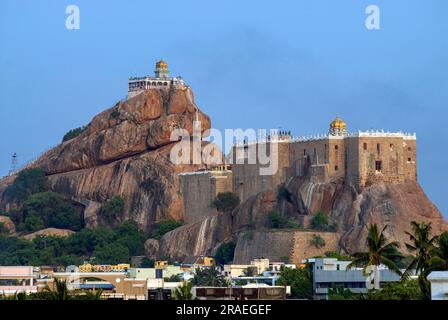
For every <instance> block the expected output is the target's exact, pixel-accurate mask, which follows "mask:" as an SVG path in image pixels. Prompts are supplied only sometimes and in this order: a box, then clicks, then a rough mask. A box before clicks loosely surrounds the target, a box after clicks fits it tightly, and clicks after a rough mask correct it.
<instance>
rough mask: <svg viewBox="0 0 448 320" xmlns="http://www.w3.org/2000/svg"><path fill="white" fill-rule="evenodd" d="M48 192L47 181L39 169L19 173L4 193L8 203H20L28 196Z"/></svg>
mask: <svg viewBox="0 0 448 320" xmlns="http://www.w3.org/2000/svg"><path fill="white" fill-rule="evenodd" d="M47 190H48V179H47V177H46V176H45V172H43V171H42V170H41V169H38V168H33V169H25V170H22V171H20V172H19V174H18V175H17V178H16V179H15V180H14V182H13V183H12V184H11V185H10V186H8V188H7V189H6V191H5V197H6V199H8V201H17V202H19V203H22V202H23V201H25V200H26V199H27V198H28V197H29V196H30V195H32V194H34V193H40V192H44V191H47Z"/></svg>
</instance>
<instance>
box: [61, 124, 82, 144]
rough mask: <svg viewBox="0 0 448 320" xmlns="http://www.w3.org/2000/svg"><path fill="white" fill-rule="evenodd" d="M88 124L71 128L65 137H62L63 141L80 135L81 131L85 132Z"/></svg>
mask: <svg viewBox="0 0 448 320" xmlns="http://www.w3.org/2000/svg"><path fill="white" fill-rule="evenodd" d="M86 128H87V127H86V126H81V127H78V128H75V129H72V130H69V131H68V132H67V133H66V134H64V137H63V138H62V142H65V141H68V140H71V139H74V138H76V137H77V136H79V135H80V134H81V133H83V132H84V131H85V130H86Z"/></svg>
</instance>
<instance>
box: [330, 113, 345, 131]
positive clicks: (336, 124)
mask: <svg viewBox="0 0 448 320" xmlns="http://www.w3.org/2000/svg"><path fill="white" fill-rule="evenodd" d="M330 129H331V130H334V129H336V130H337V129H339V130H341V129H342V130H345V129H347V124H346V123H345V122H344V121H343V120H342V119H341V117H339V116H336V119H334V120H333V121H332V122H331V123H330Z"/></svg>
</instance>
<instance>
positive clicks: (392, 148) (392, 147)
mask: <svg viewBox="0 0 448 320" xmlns="http://www.w3.org/2000/svg"><path fill="white" fill-rule="evenodd" d="M392 150H394V144H393V143H391V144H390V151H392Z"/></svg>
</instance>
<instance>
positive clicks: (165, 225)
mask: <svg viewBox="0 0 448 320" xmlns="http://www.w3.org/2000/svg"><path fill="white" fill-rule="evenodd" d="M182 225H183V222H182V221H177V220H174V219H165V220H161V221H159V222H157V223H155V224H154V229H153V231H152V233H151V238H154V239H157V240H159V239H160V238H162V236H163V235H164V234H165V233H167V232H170V231H172V230H174V229H177V228H179V227H180V226H182Z"/></svg>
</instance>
